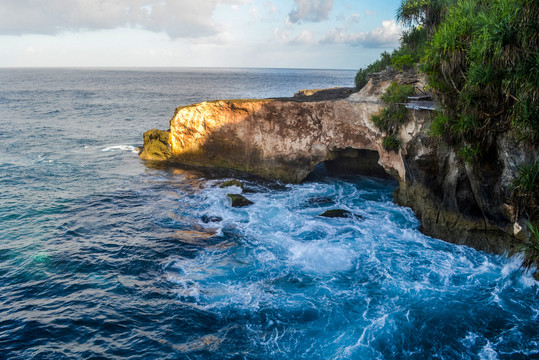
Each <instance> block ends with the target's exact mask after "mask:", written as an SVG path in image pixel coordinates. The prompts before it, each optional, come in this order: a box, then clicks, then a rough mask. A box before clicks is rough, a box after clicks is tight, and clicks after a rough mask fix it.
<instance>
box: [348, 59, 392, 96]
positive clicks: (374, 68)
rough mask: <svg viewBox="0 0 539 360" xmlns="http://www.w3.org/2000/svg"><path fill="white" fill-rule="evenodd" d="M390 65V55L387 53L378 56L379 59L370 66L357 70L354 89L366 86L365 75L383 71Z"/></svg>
mask: <svg viewBox="0 0 539 360" xmlns="http://www.w3.org/2000/svg"><path fill="white" fill-rule="evenodd" d="M389 65H391V55H390V54H389V53H387V52H385V51H384V52H383V53H382V54H381V55H380V59H378V60H376V61H375V62H373V63H372V64H370V65H368V66H366V67H365V68H361V69H359V70H358V72H357V74H356V78H355V83H356V88H357V89H361V88H362V87H363V86H365V85H367V81H368V80H367V75H369V74H371V73H375V72H379V71H382V70H384V69H385V68H386V67H388V66H389Z"/></svg>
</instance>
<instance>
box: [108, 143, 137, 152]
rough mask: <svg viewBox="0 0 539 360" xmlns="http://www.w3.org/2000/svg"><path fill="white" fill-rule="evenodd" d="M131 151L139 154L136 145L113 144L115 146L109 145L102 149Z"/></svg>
mask: <svg viewBox="0 0 539 360" xmlns="http://www.w3.org/2000/svg"><path fill="white" fill-rule="evenodd" d="M118 150H119V151H131V152H132V153H134V154H138V149H137V148H136V147H135V146H132V145H113V146H107V147H106V148H104V149H102V150H101V151H104V152H108V151H118Z"/></svg>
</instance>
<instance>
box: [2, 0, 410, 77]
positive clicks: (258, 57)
mask: <svg viewBox="0 0 539 360" xmlns="http://www.w3.org/2000/svg"><path fill="white" fill-rule="evenodd" d="M399 4H400V0H369V1H364V0H0V67H264V68H267V67H269V68H314V69H358V68H360V67H363V66H366V65H368V64H369V63H371V62H372V61H373V60H375V59H377V58H378V56H379V54H380V53H381V52H383V51H391V50H392V49H394V48H395V47H397V45H398V40H399V37H400V34H401V32H402V27H401V25H400V24H398V23H396V22H395V11H396V9H397V7H398V6H399Z"/></svg>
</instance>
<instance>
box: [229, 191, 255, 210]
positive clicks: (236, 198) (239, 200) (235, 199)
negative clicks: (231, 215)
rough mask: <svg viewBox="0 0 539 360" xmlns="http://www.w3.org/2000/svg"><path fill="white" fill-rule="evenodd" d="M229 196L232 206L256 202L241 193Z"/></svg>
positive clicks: (242, 205) (243, 205)
mask: <svg viewBox="0 0 539 360" xmlns="http://www.w3.org/2000/svg"><path fill="white" fill-rule="evenodd" d="M227 196H228V197H229V198H230V199H231V200H232V207H245V206H249V205H253V204H254V202H252V201H251V200H249V199H246V198H245V197H244V196H242V195H240V194H228V195H227Z"/></svg>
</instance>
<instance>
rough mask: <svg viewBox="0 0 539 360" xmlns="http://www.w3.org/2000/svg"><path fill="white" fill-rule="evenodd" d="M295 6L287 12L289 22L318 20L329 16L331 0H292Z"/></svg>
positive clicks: (331, 8) (331, 6)
mask: <svg viewBox="0 0 539 360" xmlns="http://www.w3.org/2000/svg"><path fill="white" fill-rule="evenodd" d="M294 2H295V3H296V8H295V9H294V10H292V11H291V12H290V14H288V20H289V21H290V22H291V23H294V24H295V23H298V22H300V21H312V22H320V21H323V20H327V19H328V18H329V13H330V12H331V10H333V0H294Z"/></svg>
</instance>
